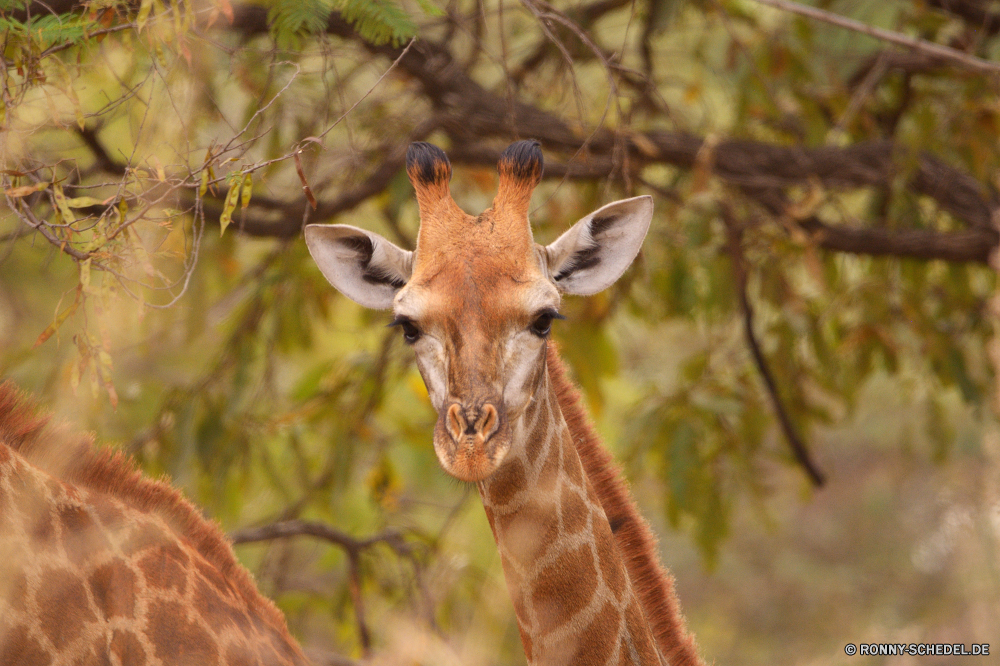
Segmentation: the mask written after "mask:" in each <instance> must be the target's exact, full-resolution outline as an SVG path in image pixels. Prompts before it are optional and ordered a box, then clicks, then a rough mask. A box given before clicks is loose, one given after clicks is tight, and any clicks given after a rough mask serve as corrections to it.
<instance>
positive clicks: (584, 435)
mask: <svg viewBox="0 0 1000 666" xmlns="http://www.w3.org/2000/svg"><path fill="white" fill-rule="evenodd" d="M546 363H547V365H548V371H549V379H550V381H551V382H552V386H553V388H554V390H555V393H556V399H557V401H558V403H559V409H560V410H561V411H562V414H563V418H564V419H565V420H566V425H567V427H569V431H570V434H571V435H572V437H573V443H574V444H575V445H576V449H577V452H578V453H579V455H580V460H581V462H582V463H583V468H584V471H585V472H586V474H587V477H588V478H589V479H590V483H591V484H592V485H593V487H594V490H595V492H596V493H597V497H598V499H600V501H601V506H603V507H604V513H605V514H606V515H607V517H608V522H609V523H610V524H611V527H612V532H613V533H614V536H615V544H616V545H617V546H618V550H619V552H620V554H621V556H622V559H623V560H624V562H625V569H626V570H627V571H628V576H629V580H630V581H631V582H632V587H633V588H634V589H635V592H636V596H637V598H638V599H639V604H640V605H641V606H642V611H643V613H644V614H645V616H646V620H647V621H648V622H649V626H650V629H651V630H652V632H653V636H654V638H655V639H656V643H657V645H658V646H659V647H660V651H661V652H662V653H663V656H664V657H666V659H667V663H669V664H670V666H704V662H703V661H702V659H701V657H700V656H698V646H697V644H696V642H695V639H694V637H693V636H692V635H691V634H690V633H689V632H688V630H687V625H686V622H685V620H684V616H683V615H682V613H681V609H680V603H679V602H678V600H677V593H676V592H675V591H674V577H673V576H672V575H671V574H669V573H668V572H667V571H666V570H664V568H663V566H662V565H661V564H660V558H659V555H658V552H659V549H658V546H657V542H656V537H655V536H654V535H653V532H652V530H651V529H650V527H649V524H648V523H647V522H646V520H645V519H644V518H643V517H642V515H641V514H640V513H639V509H638V508H637V507H636V505H635V501H634V500H633V499H632V496H631V494H630V493H629V490H628V486H627V485H626V483H625V481H624V480H623V479H622V477H621V473H620V470H619V468H618V466H617V465H616V464H615V462H614V461H613V460H612V458H611V454H610V453H608V451H607V450H606V449H605V448H604V447H603V446H602V445H601V439H600V437H599V436H598V435H597V433H596V431H595V430H594V426H593V424H592V423H591V421H590V418H589V417H588V416H587V412H586V410H585V409H584V407H583V405H582V404H581V396H580V392H579V391H578V390H577V388H576V386H574V385H573V382H572V381H571V380H570V379H569V377H568V375H567V370H566V366H565V364H564V362H563V360H562V359H561V358H560V357H559V351H558V349H557V347H556V345H555V343H554V342H552V341H550V342H549V345H548V351H547V355H546Z"/></svg>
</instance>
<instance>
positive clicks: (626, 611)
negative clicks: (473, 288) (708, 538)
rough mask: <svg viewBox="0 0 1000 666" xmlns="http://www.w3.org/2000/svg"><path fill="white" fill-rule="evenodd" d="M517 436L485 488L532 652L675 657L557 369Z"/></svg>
mask: <svg viewBox="0 0 1000 666" xmlns="http://www.w3.org/2000/svg"><path fill="white" fill-rule="evenodd" d="M514 437H515V442H514V444H513V445H512V446H511V453H510V454H509V459H508V460H505V461H504V463H503V465H502V466H501V467H500V468H499V469H498V470H497V471H496V473H494V474H493V475H492V476H491V477H490V478H488V479H486V480H485V481H483V482H481V483H480V484H479V492H480V495H481V497H482V499H483V505H484V507H485V509H486V516H487V518H488V519H489V522H490V527H491V528H492V530H493V535H494V538H495V539H496V542H497V547H498V548H499V551H500V558H501V562H502V564H503V570H504V576H505V578H506V580H507V587H508V590H509V592H510V595H511V598H512V600H513V602H514V612H515V613H516V615H517V622H518V627H519V629H520V632H521V641H522V642H523V644H524V649H525V654H526V655H527V657H528V662H529V663H531V664H539V665H544V666H550V665H554V664H579V665H585V666H590V665H595V666H596V665H604V664H636V665H640V664H641V665H643V666H646V665H659V664H662V663H666V662H665V661H663V660H661V657H660V652H659V649H658V647H657V645H656V640H655V637H654V634H653V631H652V630H651V629H650V626H649V623H648V622H647V621H646V618H645V616H644V614H643V610H642V607H641V606H640V603H639V598H638V596H637V594H636V591H635V589H634V588H633V585H632V582H631V581H630V579H629V575H628V571H627V568H626V565H625V561H624V560H623V558H622V556H621V554H620V553H619V550H618V548H617V546H616V543H615V537H614V535H613V534H612V531H611V527H610V524H609V522H608V518H607V516H606V514H605V511H604V508H603V507H602V504H601V499H600V498H599V497H598V494H597V491H596V490H595V488H594V486H593V484H592V483H591V481H590V479H589V478H588V476H587V474H586V473H585V471H584V466H583V463H582V462H581V459H580V455H579V454H578V452H577V448H576V445H575V443H574V441H573V436H572V433H571V431H570V429H569V427H568V426H567V423H566V420H565V419H564V418H563V413H562V410H561V409H560V406H559V399H558V396H557V394H556V391H555V390H554V389H553V386H552V384H551V381H550V377H549V373H548V371H546V373H545V376H544V378H543V380H542V386H541V387H540V388H539V390H538V392H537V393H536V395H535V398H534V400H533V401H532V403H531V404H530V405H529V407H528V409H527V410H526V411H525V414H524V416H523V417H522V418H521V419H520V420H519V422H518V424H517V425H516V426H515V433H514ZM515 452H517V453H515Z"/></svg>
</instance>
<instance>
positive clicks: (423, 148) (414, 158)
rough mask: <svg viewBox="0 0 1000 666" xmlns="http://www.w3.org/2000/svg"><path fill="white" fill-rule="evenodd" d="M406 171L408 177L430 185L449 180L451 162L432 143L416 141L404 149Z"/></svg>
mask: <svg viewBox="0 0 1000 666" xmlns="http://www.w3.org/2000/svg"><path fill="white" fill-rule="evenodd" d="M406 172H407V173H408V174H409V175H410V178H412V179H415V180H418V181H420V182H421V183H423V184H424V185H432V184H434V183H438V182H442V181H443V182H448V181H450V180H451V162H449V161H448V156H447V155H445V154H444V151H443V150H441V149H440V148H438V147H437V146H435V145H434V144H430V143H426V142H424V141H416V142H414V143H411V144H410V147H409V148H407V149H406Z"/></svg>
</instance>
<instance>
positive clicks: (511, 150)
mask: <svg viewBox="0 0 1000 666" xmlns="http://www.w3.org/2000/svg"><path fill="white" fill-rule="evenodd" d="M543 168H544V161H543V159H542V146H541V144H540V143H538V142H537V141H535V140H534V139H528V140H527V141H518V142H516V143H512V144H510V145H509V146H507V149H506V150H505V151H503V152H502V153H500V161H499V162H498V163H497V169H498V170H499V171H500V173H501V175H505V176H509V177H511V178H515V179H517V180H527V181H530V182H531V183H532V185H534V184H537V183H538V181H540V180H541V179H542V169H543Z"/></svg>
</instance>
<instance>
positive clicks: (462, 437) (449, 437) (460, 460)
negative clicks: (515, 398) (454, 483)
mask: <svg viewBox="0 0 1000 666" xmlns="http://www.w3.org/2000/svg"><path fill="white" fill-rule="evenodd" d="M502 425H503V419H502V418H501V415H500V412H499V411H498V410H497V408H496V407H495V406H494V405H493V404H492V403H488V402H487V403H483V404H482V405H480V406H479V407H471V408H470V407H465V406H463V405H461V404H460V403H457V402H453V403H452V404H451V405H449V406H448V408H447V409H446V410H444V413H442V414H441V415H440V416H439V418H438V423H437V426H436V427H435V428H434V452H435V453H436V454H437V457H438V461H439V462H440V463H441V467H443V468H444V471H446V472H448V473H449V474H451V475H452V476H454V477H455V478H456V479H459V480H461V481H469V482H477V481H482V480H483V479H485V478H487V477H488V476H490V475H491V474H492V473H493V472H494V471H495V470H496V468H497V467H498V466H499V465H500V463H501V462H502V461H503V458H504V456H505V455H506V454H507V451H508V450H509V449H510V436H509V433H506V432H505V430H506V429H504V428H502V427H501V426H502Z"/></svg>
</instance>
